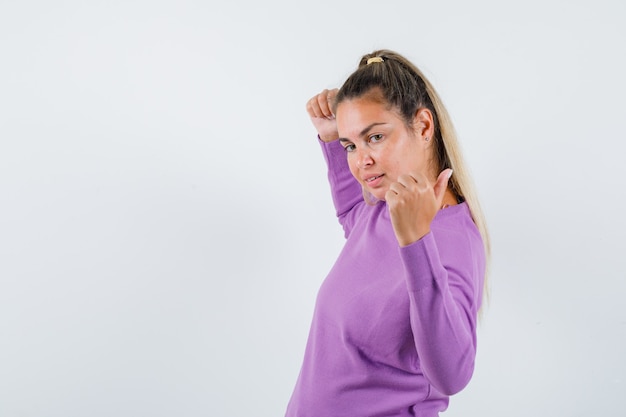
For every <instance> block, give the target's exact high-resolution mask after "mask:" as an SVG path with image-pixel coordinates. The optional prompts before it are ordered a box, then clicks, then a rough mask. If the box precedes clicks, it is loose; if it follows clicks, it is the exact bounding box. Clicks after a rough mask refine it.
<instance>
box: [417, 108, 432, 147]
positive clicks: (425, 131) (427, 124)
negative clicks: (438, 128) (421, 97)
mask: <svg viewBox="0 0 626 417" xmlns="http://www.w3.org/2000/svg"><path fill="white" fill-rule="evenodd" d="M413 127H414V129H415V133H416V134H417V136H418V137H420V138H421V139H423V140H424V139H426V138H428V140H431V139H432V138H433V135H434V134H435V123H434V121H433V113H432V112H431V111H430V110H428V109H427V108H421V109H417V111H416V112H415V117H414V118H413Z"/></svg>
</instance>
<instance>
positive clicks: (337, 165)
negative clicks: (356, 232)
mask: <svg viewBox="0 0 626 417" xmlns="http://www.w3.org/2000/svg"><path fill="white" fill-rule="evenodd" d="M318 140H319V138H318ZM319 142H320V145H321V147H322V152H323V154H324V159H325V160H326V164H327V166H328V181H329V183H330V191H331V195H332V198H333V203H334V205H335V211H336V214H337V218H338V220H339V223H340V224H341V226H342V227H343V230H344V234H345V236H346V237H347V236H348V235H349V234H350V231H351V230H352V226H353V225H354V218H355V216H356V210H354V209H355V208H356V207H357V206H358V205H359V203H361V205H362V204H363V193H362V191H361V185H360V184H359V183H358V181H357V180H356V179H355V178H354V177H353V176H352V173H351V172H350V168H349V167H348V161H347V158H346V152H345V150H344V149H343V147H342V146H341V144H340V143H339V141H338V140H336V141H333V142H328V143H325V142H323V141H321V140H320V141H319Z"/></svg>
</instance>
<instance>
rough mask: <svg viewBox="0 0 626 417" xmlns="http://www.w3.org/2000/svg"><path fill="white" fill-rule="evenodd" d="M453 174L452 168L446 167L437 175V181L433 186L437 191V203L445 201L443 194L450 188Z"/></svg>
mask: <svg viewBox="0 0 626 417" xmlns="http://www.w3.org/2000/svg"><path fill="white" fill-rule="evenodd" d="M451 176H452V170H451V169H450V168H447V169H444V170H443V171H441V174H439V177H437V182H436V183H435V185H434V186H433V191H434V192H435V199H436V200H437V204H438V205H441V203H442V202H443V196H444V195H445V194H446V190H447V189H448V181H449V180H450V177H451Z"/></svg>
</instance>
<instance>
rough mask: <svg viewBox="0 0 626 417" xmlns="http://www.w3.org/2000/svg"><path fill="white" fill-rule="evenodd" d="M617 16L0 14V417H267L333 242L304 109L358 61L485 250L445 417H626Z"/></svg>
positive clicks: (379, 6) (25, 8) (425, 5)
mask: <svg viewBox="0 0 626 417" xmlns="http://www.w3.org/2000/svg"><path fill="white" fill-rule="evenodd" d="M214 3H221V4H220V5H219V6H218V5H215V4H214ZM624 4H625V3H623V2H621V1H618V0H615V1H608V0H599V1H595V2H582V1H549V0H547V1H530V2H528V1H527V2H516V3H507V2H499V1H478V2H465V1H460V0H459V1H441V2H437V1H431V2H419V1H410V2H409V1H388V2H367V1H356V0H352V1H347V2H342V1H321V2H308V3H307V2H295V1H282V2H281V1H277V0H270V1H266V2H263V1H259V2H257V1H252V0H249V1H245V2H213V4H210V3H209V2H206V1H199V0H198V1H191V0H182V1H147V0H138V1H132V0H131V1H106V2H105V1H102V2H99V1H90V2H79V1H58V2H44V1H19V2H18V1H9V0H3V1H2V2H1V3H0V60H1V61H2V63H1V65H0V416H2V417H48V416H50V417H52V416H59V417H79V416H80V417H83V416H90V417H91V416H93V417H100V416H118V417H119V416H129V417H130V416H155V417H156V416H190V417H191V416H267V417H270V416H281V415H282V414H283V413H284V410H285V407H286V405H287V402H288V400H289V396H290V394H291V390H292V388H293V386H294V383H295V381H296V377H297V374H298V371H299V367H300V364H301V361H302V357H303V353H304V347H305V343H306V337H307V333H308V329H309V324H310V320H311V317H312V313H313V305H314V300H315V296H316V292H317V289H318V287H319V285H320V283H321V281H322V280H323V278H324V277H325V275H326V273H327V272H328V270H329V269H330V267H331V266H332V264H333V262H334V260H335V257H336V256H337V254H338V251H339V250H340V248H341V246H342V243H343V235H342V231H341V229H340V227H339V225H338V223H337V221H336V219H335V217H334V211H333V208H332V203H331V199H330V195H329V193H328V186H327V181H326V169H325V165H324V162H323V160H322V156H321V153H320V150H319V147H318V145H317V142H316V137H315V131H314V130H313V127H312V125H311V124H310V121H309V120H308V117H307V115H306V113H305V109H304V106H305V102H306V101H307V100H308V99H309V98H310V97H311V96H313V95H314V94H316V93H317V92H318V91H320V90H321V89H323V88H331V87H335V86H339V85H340V84H341V83H342V82H343V80H344V79H345V78H346V77H347V76H348V75H349V74H350V73H351V72H352V71H353V70H354V69H355V68H356V65H357V63H358V60H359V58H360V57H361V55H363V54H365V53H367V52H370V51H372V50H374V49H377V48H389V49H394V50H396V51H398V52H400V53H402V54H404V55H406V56H407V57H408V58H409V59H411V60H412V61H414V62H415V63H416V64H417V65H418V66H420V67H421V68H422V69H423V70H424V72H425V73H426V75H427V76H428V77H429V78H430V79H431V81H432V82H433V83H434V85H435V87H436V88H437V89H438V91H439V93H440V94H441V96H442V98H443V100H444V102H445V103H446V104H447V106H448V109H449V111H450V112H451V114H452V117H453V120H454V122H455V125H456V128H457V130H458V133H459V136H460V139H461V143H462V146H463V150H464V152H465V156H466V158H467V159H468V162H469V164H470V167H471V170H472V173H473V176H474V179H475V182H476V184H477V187H478V191H479V194H480V196H481V198H482V203H483V206H484V209H485V212H486V215H487V220H488V222H489V226H490V230H491V235H492V242H493V264H492V274H491V283H492V284H491V300H490V302H489V304H488V305H487V306H486V307H485V308H484V317H483V320H482V322H481V325H480V328H479V347H478V357H477V363H476V371H475V373H474V378H473V379H472V381H471V382H470V384H469V385H468V387H467V388H466V389H465V390H464V391H463V392H462V393H460V394H458V395H456V396H454V397H452V399H451V404H450V408H449V410H448V411H447V412H446V413H444V415H446V416H449V417H452V416H465V417H466V416H481V417H484V416H529V415H532V416H616V415H624V413H626V404H625V403H624V401H623V394H624V392H626V378H625V376H624V375H626V359H625V357H624V353H625V352H626V309H624V308H623V303H624V297H625V296H626V280H625V278H626V273H625V270H626V262H625V260H624V259H625V257H624V255H623V251H624V247H625V245H624V236H625V232H626V227H625V220H624V214H623V204H624V190H623V186H622V182H623V178H624V176H625V174H626V172H625V170H624V164H623V159H624V157H623V155H624V150H625V146H624V141H625V140H626V135H625V134H624V120H626V119H625V107H626V106H625V105H624V97H625V96H626V82H625V79H624V74H626V47H625V45H626V26H625V25H624V19H625V18H626V6H624ZM372 256H376V254H372Z"/></svg>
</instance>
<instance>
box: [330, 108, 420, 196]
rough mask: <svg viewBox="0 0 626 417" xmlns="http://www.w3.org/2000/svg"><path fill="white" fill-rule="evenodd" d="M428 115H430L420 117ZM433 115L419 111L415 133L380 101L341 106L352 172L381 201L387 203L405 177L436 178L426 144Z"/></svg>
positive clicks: (340, 122)
mask: <svg viewBox="0 0 626 417" xmlns="http://www.w3.org/2000/svg"><path fill="white" fill-rule="evenodd" d="M424 111H425V112H427V114H425V115H424V114H421V113H420V112H422V113H423V112H424ZM429 115H430V112H428V110H420V111H418V113H417V114H416V117H415V120H414V129H413V130H412V131H411V130H410V129H408V128H407V126H406V124H405V122H404V120H403V119H402V118H401V117H400V115H399V114H398V113H396V112H394V111H392V110H391V109H386V108H385V105H384V104H381V103H379V102H377V101H374V100H371V99H368V98H357V99H352V100H345V101H342V102H341V103H340V104H339V105H338V106H337V109H336V120H337V130H338V132H339V140H340V142H341V144H342V146H343V147H344V149H345V150H346V152H347V157H348V165H349V166H350V171H351V172H352V175H354V177H355V178H356V179H357V181H359V183H360V184H361V185H362V186H363V188H364V189H365V190H367V191H369V193H370V194H372V195H373V196H374V197H376V198H377V199H379V200H384V199H385V193H386V192H387V190H388V189H389V186H390V185H391V184H392V183H394V182H396V181H397V179H398V177H399V176H400V175H402V174H412V173H421V174H423V175H425V176H426V177H427V178H429V179H430V178H431V177H432V175H430V174H429V172H428V167H429V160H430V152H431V151H430V146H429V144H430V142H429V141H427V140H425V138H426V137H429V136H428V135H429V133H430V132H431V131H432V118H431V119H430V122H429V119H428V116H429ZM422 119H423V120H422ZM430 136H432V134H430Z"/></svg>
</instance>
